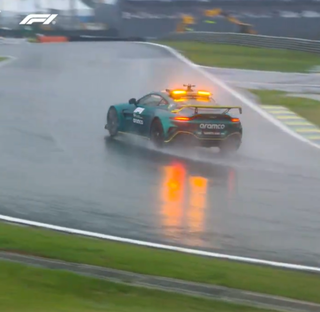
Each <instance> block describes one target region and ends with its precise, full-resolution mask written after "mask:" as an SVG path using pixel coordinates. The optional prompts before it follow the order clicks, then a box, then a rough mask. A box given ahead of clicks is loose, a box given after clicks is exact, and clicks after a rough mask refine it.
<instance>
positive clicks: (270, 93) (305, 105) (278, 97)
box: [249, 90, 320, 126]
mask: <svg viewBox="0 0 320 312" xmlns="http://www.w3.org/2000/svg"><path fill="white" fill-rule="evenodd" d="M249 91H250V92H251V93H253V94H255V95H256V96H258V97H259V99H260V102H261V103H262V104H267V105H279V106H284V107H287V108H289V109H290V110H292V111H293V112H295V113H297V114H298V115H300V116H301V117H303V118H305V119H307V120H309V121H310V122H312V123H313V124H315V125H318V126H320V101H316V100H313V99H308V98H303V97H295V96H294V97H293V96H290V93H287V92H284V91H277V90H249Z"/></svg>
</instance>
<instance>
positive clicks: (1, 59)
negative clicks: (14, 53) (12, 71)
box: [0, 56, 8, 62]
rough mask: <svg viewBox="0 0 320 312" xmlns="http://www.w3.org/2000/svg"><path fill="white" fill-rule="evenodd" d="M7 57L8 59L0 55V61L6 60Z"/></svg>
mask: <svg viewBox="0 0 320 312" xmlns="http://www.w3.org/2000/svg"><path fill="white" fill-rule="evenodd" d="M7 59H8V58H7V57H4V56H0V62H1V61H5V60H7Z"/></svg>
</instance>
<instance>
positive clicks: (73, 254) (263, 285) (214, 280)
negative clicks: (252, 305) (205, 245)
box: [0, 223, 320, 303]
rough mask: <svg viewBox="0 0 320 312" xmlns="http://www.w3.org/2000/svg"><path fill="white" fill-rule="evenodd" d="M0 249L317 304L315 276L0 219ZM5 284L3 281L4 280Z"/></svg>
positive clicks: (318, 281)
mask: <svg viewBox="0 0 320 312" xmlns="http://www.w3.org/2000/svg"><path fill="white" fill-rule="evenodd" d="M0 250H6V251H15V252H22V253H24V254H30V255H37V256H43V257H48V258H54V259H60V260H65V261H70V262H77V263H86V264H92V265H98V266H103V267H109V268H114V269H120V270H126V271H132V272H136V273H142V274H149V275H157V276H165V277H171V278H178V279H182V280H188V281H194V282H203V283H208V284H216V285H221V286H227V287H232V288H238V289H244V290H250V291H256V292H261V293H266V294H273V295H278V296H283V297H289V298H295V299H300V300H306V301H312V302H318V303H320V297H319V289H320V276H319V275H315V274H308V273H302V272H294V271H287V270H281V269H274V268H270V267H263V266H256V265H248V264H243V263H236V262H231V261H224V260H218V259H212V258H205V257H198V256H194V255H187V254H183V253H178V252H171V251H164V250H158V249H151V248H145V247H139V246H135V245H129V244H122V243H116V242H112V241H104V240H97V239H91V238H85V237H79V236H72V235H65V234H62V233H56V232H52V231H48V230H43V229H35V228H25V227H18V226H13V225H8V224H3V223H1V224H0ZM4 285H5V283H4Z"/></svg>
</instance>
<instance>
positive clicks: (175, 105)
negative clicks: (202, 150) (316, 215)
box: [105, 85, 242, 152]
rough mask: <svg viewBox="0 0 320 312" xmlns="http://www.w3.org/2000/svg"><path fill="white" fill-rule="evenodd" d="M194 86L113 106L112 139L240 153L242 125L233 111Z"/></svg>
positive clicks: (109, 121)
mask: <svg viewBox="0 0 320 312" xmlns="http://www.w3.org/2000/svg"><path fill="white" fill-rule="evenodd" d="M194 87H195V86H193V85H184V88H182V89H179V90H177V89H174V90H169V89H166V90H164V91H160V92H151V93H148V94H146V95H145V96H143V97H142V98H140V99H139V100H136V99H135V98H132V99H130V100H129V102H128V103H123V104H117V105H112V106H111V107H110V108H109V110H108V113H107V124H106V125H105V129H107V130H108V131H109V134H110V136H111V137H115V136H117V135H119V134H134V135H139V136H143V137H145V138H148V139H150V140H151V141H152V142H153V143H154V145H155V146H156V147H163V146H164V145H168V144H169V143H183V145H191V146H194V145H198V146H203V147H219V148H220V151H221V152H234V151H236V150H238V148H239V147H240V145H241V140H242V125H241V121H240V119H239V118H238V117H234V116H231V115H230V114H229V111H230V110H231V109H237V110H239V113H240V114H242V108H241V107H238V106H219V105H217V103H216V102H215V100H214V99H213V98H212V97H211V93H210V92H208V91H202V90H195V89H194Z"/></svg>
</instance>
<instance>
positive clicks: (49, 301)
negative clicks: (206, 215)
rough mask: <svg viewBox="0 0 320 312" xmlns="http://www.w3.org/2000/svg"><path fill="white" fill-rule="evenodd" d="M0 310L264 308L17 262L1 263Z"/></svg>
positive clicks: (226, 311) (130, 311)
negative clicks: (195, 296) (133, 285)
mask: <svg viewBox="0 0 320 312" xmlns="http://www.w3.org/2000/svg"><path fill="white" fill-rule="evenodd" d="M0 264H1V265H0V279H1V283H0V293H1V295H0V310H1V311H5V312H11V311H12V312H13V311H14V312H20V311H23V312H40V311H41V312H43V311H45V312H56V311H68V312H95V311H110V312H151V311H152V312H176V311H186V312H191V311H192V312H193V311H203V312H206V311H208V312H209V311H213V310H214V311H223V312H238V311H243V312H244V311H250V312H258V311H261V312H263V311H265V310H260V309H257V308H250V307H244V306H239V305H233V304H229V303H223V302H216V301H211V300H207V299H202V298H194V297H189V296H183V295H178V294H172V293H165V292H162V291H156V290H151V289H145V288H138V287H132V286H127V285H123V284H116V283H111V282H107V281H103V280H98V279H93V278H87V277H82V276H77V275H75V274H72V273H69V272H63V271H51V270H45V269H39V268H32V267H27V266H24V265H20V264H15V263H9V262H1V263H0Z"/></svg>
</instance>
